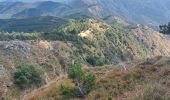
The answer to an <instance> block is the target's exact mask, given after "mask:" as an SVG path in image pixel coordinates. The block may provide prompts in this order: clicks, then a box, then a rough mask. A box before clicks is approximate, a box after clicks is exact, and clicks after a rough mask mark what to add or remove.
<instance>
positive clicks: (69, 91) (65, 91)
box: [60, 85, 75, 100]
mask: <svg viewBox="0 0 170 100" xmlns="http://www.w3.org/2000/svg"><path fill="white" fill-rule="evenodd" d="M60 95H62V96H63V99H64V100H65V99H69V98H72V97H74V96H75V89H74V88H70V87H66V86H63V85H61V86H60Z"/></svg>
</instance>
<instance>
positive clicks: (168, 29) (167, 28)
mask: <svg viewBox="0 0 170 100" xmlns="http://www.w3.org/2000/svg"><path fill="white" fill-rule="evenodd" d="M159 28H160V32H161V33H163V34H170V22H169V23H168V24H167V25H166V24H165V25H160V26H159Z"/></svg>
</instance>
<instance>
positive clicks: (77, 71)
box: [68, 63, 84, 81]
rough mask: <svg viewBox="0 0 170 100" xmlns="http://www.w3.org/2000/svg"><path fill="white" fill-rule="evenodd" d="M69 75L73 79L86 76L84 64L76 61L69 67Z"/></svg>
mask: <svg viewBox="0 0 170 100" xmlns="http://www.w3.org/2000/svg"><path fill="white" fill-rule="evenodd" d="M68 75H69V77H70V78H71V79H73V80H79V81H80V80H81V79H82V76H84V72H83V71H82V65H81V64H80V63H75V64H73V65H71V67H69V70H68Z"/></svg>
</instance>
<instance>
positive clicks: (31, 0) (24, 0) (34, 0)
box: [0, 0, 67, 2]
mask: <svg viewBox="0 0 170 100" xmlns="http://www.w3.org/2000/svg"><path fill="white" fill-rule="evenodd" d="M0 1H22V2H36V1H67V0H0Z"/></svg>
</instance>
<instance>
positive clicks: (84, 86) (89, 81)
mask: <svg viewBox="0 0 170 100" xmlns="http://www.w3.org/2000/svg"><path fill="white" fill-rule="evenodd" d="M68 76H69V78H71V79H72V80H73V82H74V83H75V85H76V89H75V90H77V91H78V93H76V95H77V96H80V97H84V96H85V95H87V94H88V93H89V92H90V91H91V90H93V89H94V88H95V85H96V77H95V75H94V74H92V73H91V74H89V73H88V74H86V73H84V72H83V71H82V65H81V64H80V63H76V64H74V65H72V66H71V67H70V68H69V71H68Z"/></svg>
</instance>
